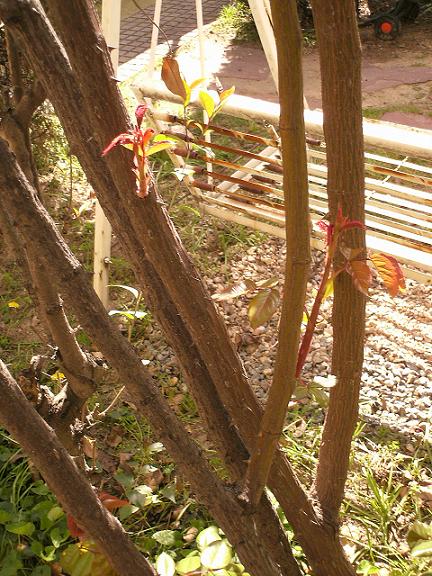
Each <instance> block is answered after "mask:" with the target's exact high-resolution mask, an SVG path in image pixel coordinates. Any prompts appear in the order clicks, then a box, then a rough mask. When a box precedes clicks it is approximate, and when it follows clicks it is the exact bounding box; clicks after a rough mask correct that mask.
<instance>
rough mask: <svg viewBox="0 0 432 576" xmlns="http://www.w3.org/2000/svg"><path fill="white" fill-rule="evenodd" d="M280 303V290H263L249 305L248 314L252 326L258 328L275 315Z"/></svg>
mask: <svg viewBox="0 0 432 576" xmlns="http://www.w3.org/2000/svg"><path fill="white" fill-rule="evenodd" d="M278 305H279V291H278V290H277V289H276V288H267V289H265V290H261V291H260V292H259V293H258V294H257V295H256V296H255V297H254V298H252V300H251V301H250V302H249V306H248V316H249V321H250V323H251V326H252V328H258V326H261V325H262V324H264V323H265V322H267V320H270V318H271V317H272V316H273V314H274V313H275V312H276V310H277V308H278Z"/></svg>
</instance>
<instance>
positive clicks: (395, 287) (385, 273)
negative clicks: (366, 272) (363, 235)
mask: <svg viewBox="0 0 432 576" xmlns="http://www.w3.org/2000/svg"><path fill="white" fill-rule="evenodd" d="M370 259H371V261H372V264H373V265H374V266H375V269H376V271H377V273H378V276H379V277H380V278H381V280H382V281H383V283H384V286H385V287H386V288H387V290H388V292H389V294H390V296H392V297H393V298H394V297H395V296H396V295H397V294H398V292H399V291H400V292H403V291H404V290H405V288H406V286H405V278H404V275H403V272H402V269H401V267H400V265H399V262H398V261H397V260H396V258H394V257H393V256H389V255H388V254H383V253H382V252H374V253H373V254H371V255H370Z"/></svg>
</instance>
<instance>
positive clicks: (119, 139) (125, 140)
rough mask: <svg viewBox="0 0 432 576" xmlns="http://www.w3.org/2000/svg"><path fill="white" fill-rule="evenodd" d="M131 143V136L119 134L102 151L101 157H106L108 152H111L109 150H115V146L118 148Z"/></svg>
mask: <svg viewBox="0 0 432 576" xmlns="http://www.w3.org/2000/svg"><path fill="white" fill-rule="evenodd" d="M131 143H133V137H132V135H131V134H127V133H125V134H119V135H118V136H116V137H115V138H114V139H113V140H111V142H110V143H109V144H108V146H107V147H106V148H105V149H104V150H103V152H102V156H106V155H107V154H108V152H111V150H112V149H113V148H115V146H118V145H119V144H131Z"/></svg>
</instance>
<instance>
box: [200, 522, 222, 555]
mask: <svg viewBox="0 0 432 576" xmlns="http://www.w3.org/2000/svg"><path fill="white" fill-rule="evenodd" d="M217 540H222V538H221V536H220V534H219V528H218V527H217V526H209V527H208V528H205V529H204V530H202V531H201V532H200V533H199V534H198V536H197V537H196V543H197V546H198V550H204V548H207V546H209V545H210V544H212V543H213V542H216V541H217Z"/></svg>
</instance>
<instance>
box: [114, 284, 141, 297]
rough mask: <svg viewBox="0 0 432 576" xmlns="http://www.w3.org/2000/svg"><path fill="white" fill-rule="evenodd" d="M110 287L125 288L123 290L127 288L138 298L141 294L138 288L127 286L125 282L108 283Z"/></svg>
mask: <svg viewBox="0 0 432 576" xmlns="http://www.w3.org/2000/svg"><path fill="white" fill-rule="evenodd" d="M108 287H109V288H123V290H127V291H128V292H130V293H131V294H132V295H133V297H134V298H138V296H139V291H138V290H137V289H136V288H133V287H132V286H126V285H125V284H108Z"/></svg>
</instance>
